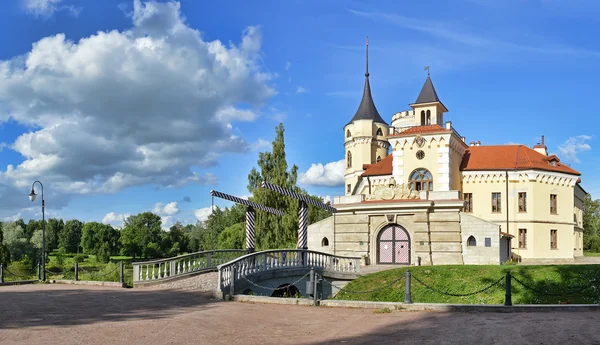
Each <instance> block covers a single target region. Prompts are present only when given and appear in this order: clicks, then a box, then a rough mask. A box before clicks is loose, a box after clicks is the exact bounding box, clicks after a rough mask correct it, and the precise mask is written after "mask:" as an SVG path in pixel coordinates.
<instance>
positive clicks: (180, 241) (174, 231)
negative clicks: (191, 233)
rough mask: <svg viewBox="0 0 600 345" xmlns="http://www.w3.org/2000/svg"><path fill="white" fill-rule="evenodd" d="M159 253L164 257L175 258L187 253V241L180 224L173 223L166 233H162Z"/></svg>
mask: <svg viewBox="0 0 600 345" xmlns="http://www.w3.org/2000/svg"><path fill="white" fill-rule="evenodd" d="M161 235H162V245H161V249H162V250H161V251H162V252H163V253H165V254H166V256H177V255H179V254H181V253H185V252H186V251H188V239H187V236H186V235H185V233H184V231H183V225H181V223H180V222H177V223H175V224H174V225H173V226H171V228H170V229H169V231H168V232H164V231H163V232H162V234H161Z"/></svg>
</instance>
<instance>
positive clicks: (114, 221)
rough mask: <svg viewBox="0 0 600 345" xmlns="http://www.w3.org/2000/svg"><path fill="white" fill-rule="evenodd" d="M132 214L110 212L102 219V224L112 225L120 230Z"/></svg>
mask: <svg viewBox="0 0 600 345" xmlns="http://www.w3.org/2000/svg"><path fill="white" fill-rule="evenodd" d="M129 216H130V214H129V213H124V214H121V213H115V212H110V213H107V214H106V215H105V216H104V218H102V223H104V224H110V225H111V226H113V227H115V228H120V227H122V226H123V223H124V222H125V219H127V218H129Z"/></svg>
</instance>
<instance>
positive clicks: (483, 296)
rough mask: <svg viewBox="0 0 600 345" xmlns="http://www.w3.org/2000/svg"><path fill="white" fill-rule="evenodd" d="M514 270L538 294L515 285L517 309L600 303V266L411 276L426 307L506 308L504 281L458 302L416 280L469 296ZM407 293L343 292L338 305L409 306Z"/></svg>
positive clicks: (457, 269) (400, 285) (450, 270)
mask: <svg viewBox="0 0 600 345" xmlns="http://www.w3.org/2000/svg"><path fill="white" fill-rule="evenodd" d="M509 270H510V271H511V274H512V276H513V277H515V278H517V279H519V280H520V281H522V282H523V283H524V284H526V285H527V286H529V287H531V288H533V289H534V290H536V291H531V290H529V289H526V288H524V287H523V286H522V285H521V284H519V283H518V282H517V281H515V279H513V280H512V285H511V286H512V302H513V304H544V303H551V304H557V303H565V302H566V303H573V304H575V303H583V304H589V303H600V289H598V285H599V284H600V265H556V266H517V265H506V266H505V265H502V266H500V265H490V266H482V265H460V266H458V265H457V266H421V267H411V268H410V271H411V273H412V274H413V275H414V277H413V279H412V282H411V297H412V301H413V302H421V303H460V304H503V303H504V295H505V286H506V283H505V281H504V280H503V281H502V282H500V283H498V284H497V285H496V286H494V287H492V288H490V289H489V290H487V291H485V292H482V293H478V294H475V295H471V296H465V297H456V296H447V295H444V294H440V293H438V292H434V291H432V290H430V289H428V288H426V287H424V286H423V285H422V284H420V283H419V282H417V281H416V279H415V277H416V278H418V279H420V280H421V281H422V282H423V283H425V284H427V285H429V286H430V287H432V288H434V289H436V290H438V291H442V292H448V293H453V294H466V293H471V292H475V291H477V290H480V289H483V288H485V287H487V286H489V285H490V284H492V283H493V282H495V281H497V280H498V279H500V278H501V277H503V276H505V275H506V272H507V271H509ZM405 274H406V268H398V269H392V270H387V271H382V272H377V273H373V274H370V275H367V276H364V277H360V278H358V279H356V280H354V281H352V282H350V283H349V284H348V285H347V286H346V287H345V289H347V290H351V291H357V292H360V291H368V290H373V289H376V288H379V287H382V286H385V285H387V284H390V283H391V282H393V281H394V280H396V279H398V278H399V277H400V276H405ZM582 287H586V288H585V290H583V292H580V291H579V290H581V288H582ZM404 289H405V280H404V279H401V280H400V281H398V282H396V283H395V284H393V285H392V286H390V287H387V288H385V289H382V290H380V291H377V292H373V293H366V294H351V293H347V292H339V293H338V294H337V296H336V297H335V299H341V300H358V301H389V302H403V301H404ZM334 290H335V289H334ZM542 292H543V293H542ZM544 293H550V294H558V296H548V295H545V294H544Z"/></svg>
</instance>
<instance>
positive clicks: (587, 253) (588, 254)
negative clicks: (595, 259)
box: [583, 251, 600, 256]
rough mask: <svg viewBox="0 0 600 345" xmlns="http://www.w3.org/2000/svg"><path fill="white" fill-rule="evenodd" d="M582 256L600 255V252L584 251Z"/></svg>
mask: <svg viewBox="0 0 600 345" xmlns="http://www.w3.org/2000/svg"><path fill="white" fill-rule="evenodd" d="M583 256H600V253H596V252H588V251H584V252H583Z"/></svg>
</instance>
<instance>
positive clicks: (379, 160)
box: [338, 156, 381, 163]
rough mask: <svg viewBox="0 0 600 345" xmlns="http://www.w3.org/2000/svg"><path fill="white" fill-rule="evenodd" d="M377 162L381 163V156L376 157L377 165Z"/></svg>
mask: <svg viewBox="0 0 600 345" xmlns="http://www.w3.org/2000/svg"><path fill="white" fill-rule="evenodd" d="M338 157H339V156H338ZM379 162H381V156H377V163H379Z"/></svg>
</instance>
